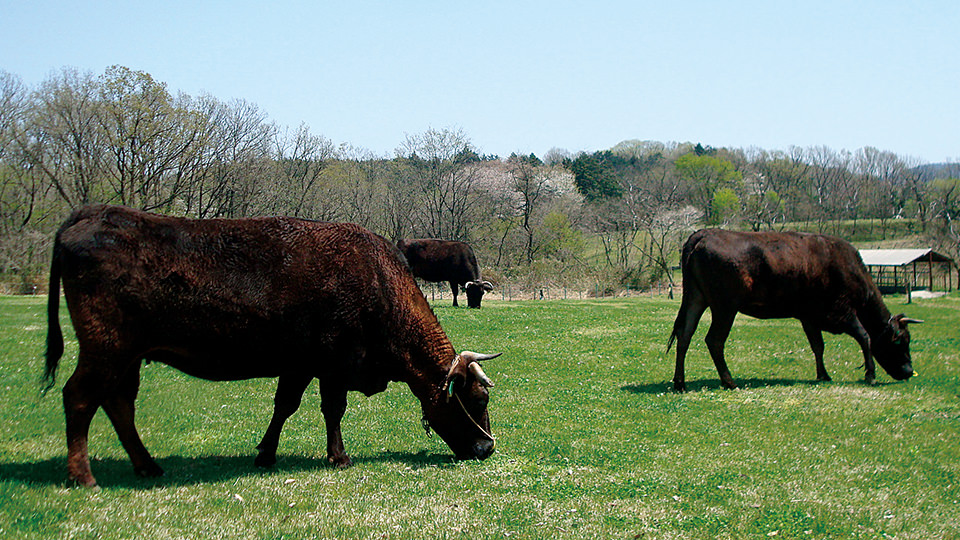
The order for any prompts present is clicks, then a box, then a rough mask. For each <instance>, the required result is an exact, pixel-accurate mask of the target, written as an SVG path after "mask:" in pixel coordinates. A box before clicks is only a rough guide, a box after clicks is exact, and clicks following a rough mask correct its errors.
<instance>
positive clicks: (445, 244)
mask: <svg viewBox="0 0 960 540" xmlns="http://www.w3.org/2000/svg"><path fill="white" fill-rule="evenodd" d="M397 247H398V248H399V249H400V252H401V253H403V256H404V257H406V258H407V262H408V263H409V264H410V269H411V270H413V275H415V276H417V277H418V278H420V279H422V280H424V281H431V282H434V283H439V282H442V281H448V282H450V290H451V291H453V305H454V306H456V305H458V304H457V293H458V289H457V288H458V285H459V286H460V287H463V290H464V292H465V293H467V307H472V308H479V307H480V301H481V300H482V299H483V293H486V292H490V291H492V290H493V285H492V284H491V283H490V282H489V281H483V280H482V279H481V278H480V265H478V264H477V257H476V256H475V255H474V254H473V250H472V249H470V246H469V245H467V244H465V243H463V242H456V241H454V240H437V239H435V238H416V239H410V240H400V241H399V242H397Z"/></svg>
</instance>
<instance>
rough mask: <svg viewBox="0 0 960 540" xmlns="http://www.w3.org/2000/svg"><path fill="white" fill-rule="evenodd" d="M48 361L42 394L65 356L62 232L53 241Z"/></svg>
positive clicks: (49, 291)
mask: <svg viewBox="0 0 960 540" xmlns="http://www.w3.org/2000/svg"><path fill="white" fill-rule="evenodd" d="M44 356H46V359H47V362H46V369H45V370H44V373H43V378H42V379H41V385H42V387H41V394H43V395H46V393H47V392H48V391H50V389H51V388H53V385H54V383H56V380H57V365H58V364H59V363H60V357H61V356H63V331H62V330H61V329H60V234H59V233H58V234H57V236H56V239H55V240H54V243H53V260H52V262H51V263H50V285H49V290H48V292H47V351H46V354H45V355H44Z"/></svg>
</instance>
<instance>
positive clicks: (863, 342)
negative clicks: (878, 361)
mask: <svg viewBox="0 0 960 540" xmlns="http://www.w3.org/2000/svg"><path fill="white" fill-rule="evenodd" d="M848 324H849V328H848V329H847V331H846V333H847V334H849V335H851V336H853V339H855V340H857V343H858V344H859V345H860V349H861V350H862V351H863V366H864V368H866V373H865V374H864V377H863V380H864V382H866V383H867V384H874V383H875V382H876V378H877V371H876V367H875V366H874V364H873V354H871V353H870V335H869V334H867V331H866V329H865V328H864V327H863V325H862V324H860V320H859V319H857V318H856V317H854V318H853V320H852V321H851V322H850V323H848Z"/></svg>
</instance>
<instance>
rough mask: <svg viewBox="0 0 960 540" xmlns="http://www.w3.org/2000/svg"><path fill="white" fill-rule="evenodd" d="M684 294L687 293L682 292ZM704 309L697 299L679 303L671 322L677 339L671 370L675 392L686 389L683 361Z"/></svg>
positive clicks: (705, 307)
mask: <svg viewBox="0 0 960 540" xmlns="http://www.w3.org/2000/svg"><path fill="white" fill-rule="evenodd" d="M684 294H687V293H686V292H684ZM690 294H692V291H691V293H690ZM706 309H707V306H706V305H705V304H703V303H701V302H698V301H689V302H683V301H682V302H681V303H680V312H679V313H677V319H676V321H674V323H673V332H674V337H676V339H677V367H676V369H675V370H674V372H673V389H674V391H676V392H686V391H687V384H686V380H685V379H686V376H685V374H684V361H685V360H686V358H687V350H688V349H689V348H690V340H691V339H693V334H694V332H696V331H697V325H698V324H700V317H702V316H703V312H704V311H705V310H706ZM668 348H669V347H668Z"/></svg>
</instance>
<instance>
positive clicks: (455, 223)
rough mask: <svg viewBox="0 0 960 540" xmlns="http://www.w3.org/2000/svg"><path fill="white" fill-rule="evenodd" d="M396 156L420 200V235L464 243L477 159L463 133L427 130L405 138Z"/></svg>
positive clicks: (476, 174)
mask: <svg viewBox="0 0 960 540" xmlns="http://www.w3.org/2000/svg"><path fill="white" fill-rule="evenodd" d="M397 154H398V155H399V156H400V157H403V158H404V159H405V160H406V162H407V166H408V169H407V170H408V171H409V172H410V174H411V175H412V180H413V183H414V185H415V186H416V187H417V188H418V190H419V191H420V194H421V196H422V198H423V204H424V210H425V212H424V215H423V216H420V217H421V222H420V223H419V229H420V230H421V232H422V233H423V234H424V235H426V236H432V237H436V238H446V239H452V240H465V239H467V236H468V235H469V231H470V227H469V220H470V214H469V211H470V209H471V207H472V204H473V202H474V201H475V199H476V191H475V189H474V184H475V183H476V181H477V177H478V174H479V173H478V169H477V167H476V163H477V162H478V161H479V158H478V156H477V155H476V153H475V152H474V151H473V148H472V146H471V145H470V140H469V139H468V138H467V137H466V135H464V133H463V131H461V130H459V129H458V130H451V129H443V130H439V131H438V130H434V129H429V130H427V131H426V132H424V133H422V134H419V135H407V138H406V140H405V141H404V143H403V145H401V147H400V148H399V149H398V150H397Z"/></svg>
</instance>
